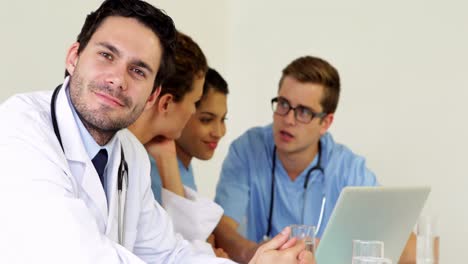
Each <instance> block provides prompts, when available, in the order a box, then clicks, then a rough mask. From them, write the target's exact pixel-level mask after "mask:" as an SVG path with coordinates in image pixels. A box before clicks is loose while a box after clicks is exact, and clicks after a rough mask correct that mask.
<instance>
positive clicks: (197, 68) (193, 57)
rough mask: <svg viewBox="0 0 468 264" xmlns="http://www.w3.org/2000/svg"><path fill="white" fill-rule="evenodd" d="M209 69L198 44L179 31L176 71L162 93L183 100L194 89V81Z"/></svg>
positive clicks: (164, 85)
mask: <svg viewBox="0 0 468 264" xmlns="http://www.w3.org/2000/svg"><path fill="white" fill-rule="evenodd" d="M207 70H208V63H207V61H206V58H205V55H204V54H203V51H202V50H201V49H200V47H199V46H198V44H197V43H195V41H193V40H192V38H190V37H189V36H187V35H185V34H183V33H181V32H177V40H176V48H175V72H174V73H173V74H172V75H171V76H169V78H167V79H166V80H165V81H164V83H163V85H162V89H161V94H160V95H161V96H162V95H165V94H171V95H173V96H174V101H176V102H179V101H181V100H182V99H183V98H184V95H185V94H187V93H188V92H190V91H191V90H192V88H193V87H192V84H193V81H194V80H195V79H196V78H201V77H203V76H204V75H205V73H206V71H207Z"/></svg>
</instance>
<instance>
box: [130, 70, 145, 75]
mask: <svg viewBox="0 0 468 264" xmlns="http://www.w3.org/2000/svg"><path fill="white" fill-rule="evenodd" d="M132 71H133V72H135V73H136V74H138V75H140V76H142V77H145V73H144V72H143V71H142V70H140V69H138V68H133V69H132Z"/></svg>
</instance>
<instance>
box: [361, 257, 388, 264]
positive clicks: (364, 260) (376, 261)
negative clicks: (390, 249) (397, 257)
mask: <svg viewBox="0 0 468 264" xmlns="http://www.w3.org/2000/svg"><path fill="white" fill-rule="evenodd" d="M353 264H392V261H391V260H389V259H386V258H373V257H355V258H353Z"/></svg>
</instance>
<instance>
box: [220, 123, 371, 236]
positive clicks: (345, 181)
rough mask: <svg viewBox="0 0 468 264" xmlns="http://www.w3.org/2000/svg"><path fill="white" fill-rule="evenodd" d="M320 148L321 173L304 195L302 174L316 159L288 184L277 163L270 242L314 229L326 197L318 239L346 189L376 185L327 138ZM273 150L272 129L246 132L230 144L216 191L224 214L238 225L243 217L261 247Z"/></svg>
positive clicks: (345, 150)
mask: <svg viewBox="0 0 468 264" xmlns="http://www.w3.org/2000/svg"><path fill="white" fill-rule="evenodd" d="M320 142H321V152H320V155H321V167H322V168H323V170H324V173H322V172H321V171H320V170H314V171H313V172H312V173H311V175H310V178H309V182H308V186H307V190H306V191H304V181H305V178H306V174H307V172H308V170H309V169H310V168H312V167H313V166H315V165H316V164H317V160H318V158H317V157H316V158H315V159H314V161H312V162H311V164H310V165H309V166H308V167H307V168H306V169H305V170H304V171H303V172H302V173H301V174H300V175H299V177H298V178H296V180H295V181H291V179H290V178H289V176H288V175H287V173H286V170H285V169H284V167H283V164H282V163H281V161H280V160H279V158H278V157H276V169H275V189H274V191H275V198H274V209H273V217H272V218H273V219H272V230H271V236H275V235H276V234H278V233H279V232H281V230H282V229H283V228H284V227H286V226H288V225H291V224H308V225H314V226H316V227H317V224H318V222H319V216H320V211H321V208H322V199H323V197H325V198H326V202H325V206H324V213H323V218H322V223H321V226H320V229H319V230H318V233H317V237H318V238H320V237H321V236H322V234H323V231H324V230H325V227H326V225H327V223H328V220H329V218H330V216H331V213H332V211H333V208H334V207H335V204H336V202H337V200H338V196H339V195H340V192H341V190H342V189H343V188H344V187H346V186H375V185H378V182H377V179H376V177H375V175H374V173H373V172H371V171H370V170H369V169H367V167H366V165H365V160H364V158H363V157H361V156H358V155H356V154H354V153H353V152H351V150H349V149H348V148H347V147H346V146H344V145H341V144H337V143H335V142H334V140H333V138H332V136H331V134H329V133H327V134H325V135H323V136H322V137H321V139H320ZM273 149H274V140H273V131H272V125H271V124H270V125H268V126H265V127H255V128H252V129H250V130H248V131H247V132H246V133H244V134H243V135H241V136H240V137H239V138H237V139H236V140H235V141H234V142H233V143H232V144H231V146H230V148H229V152H228V155H227V157H226V159H225V160H224V163H223V167H222V171H221V176H220V180H219V182H218V186H217V188H216V198H215V201H216V202H217V203H218V204H219V205H221V207H223V209H224V214H225V215H227V216H229V217H231V218H233V219H234V220H235V221H237V222H238V223H242V219H243V218H244V216H246V217H247V228H246V232H247V234H246V236H247V238H248V239H250V240H252V241H256V242H261V241H262V239H263V236H264V235H266V232H267V226H268V217H269V210H270V200H271V184H272V175H271V170H272V158H273ZM304 197H305V199H304ZM303 215H304V219H303V218H302V216H303Z"/></svg>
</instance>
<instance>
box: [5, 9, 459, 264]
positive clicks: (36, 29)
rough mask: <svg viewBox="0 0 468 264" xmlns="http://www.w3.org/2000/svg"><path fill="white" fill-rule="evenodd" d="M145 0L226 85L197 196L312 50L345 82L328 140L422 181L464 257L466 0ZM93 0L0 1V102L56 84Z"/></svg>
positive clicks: (383, 174)
mask: <svg viewBox="0 0 468 264" xmlns="http://www.w3.org/2000/svg"><path fill="white" fill-rule="evenodd" d="M44 2H45V3H44ZM151 2H153V3H156V4H157V5H158V6H160V7H162V8H163V9H165V10H166V11H167V12H168V14H170V15H171V16H172V17H173V18H174V20H175V21H176V24H177V25H178V27H179V29H181V30H182V31H183V32H185V33H187V34H189V35H191V36H192V37H193V38H194V39H195V40H196V41H197V42H198V43H199V44H200V46H201V47H202V49H204V51H205V53H206V54H207V57H208V59H209V62H210V63H211V64H212V65H213V66H214V67H216V68H217V69H219V70H220V72H221V73H223V74H224V75H225V77H226V79H227V80H228V82H229V84H230V88H231V94H230V97H229V114H228V118H229V120H228V129H229V131H228V134H227V135H226V137H225V139H224V140H223V142H222V144H220V147H219V149H218V151H217V153H216V155H215V158H214V159H213V160H212V161H210V162H196V163H195V171H196V174H197V182H198V186H199V189H200V191H201V192H202V193H203V194H205V195H207V196H209V197H213V196H214V187H215V184H216V181H217V175H218V171H219V168H220V166H221V162H222V159H223V157H224V155H225V154H226V151H227V147H228V145H229V143H230V142H231V141H232V140H233V139H234V138H235V137H237V136H239V135H240V134H241V133H242V132H243V131H244V130H245V129H246V128H248V127H250V126H253V125H263V124H266V123H268V122H270V121H271V115H272V114H271V110H270V105H269V99H270V98H271V97H273V96H274V95H275V93H276V89H277V82H278V79H279V77H280V72H281V69H282V68H283V67H284V66H285V65H286V64H287V63H289V62H290V61H291V60H292V59H294V58H296V57H298V56H301V55H305V54H311V55H317V56H321V57H323V58H325V59H327V60H329V61H330V62H331V63H332V64H334V65H335V66H336V67H337V68H338V70H339V71H340V74H341V77H342V83H343V85H342V96H341V101H340V105H339V107H338V112H337V114H336V119H335V123H334V125H333V127H332V132H333V134H334V136H335V139H336V140H337V141H339V142H343V143H345V144H346V145H348V146H349V147H351V148H352V149H353V150H354V151H355V152H357V153H360V154H362V155H364V156H366V157H367V160H368V166H369V167H370V168H372V170H374V171H375V172H376V174H377V175H378V177H379V180H380V181H381V182H382V183H383V184H385V185H420V184H427V185H431V186H432V188H433V190H432V193H431V195H430V198H429V200H428V203H427V206H426V208H425V210H424V212H425V213H426V214H437V215H439V217H440V222H441V227H440V229H441V231H440V232H441V236H442V239H441V241H442V242H441V253H442V262H444V263H462V262H463V261H462V259H467V258H468V250H466V246H465V243H464V238H466V237H467V236H468V226H467V223H468V206H467V205H466V201H468V194H467V193H468V192H465V189H466V187H467V186H468V169H467V168H466V166H465V164H467V163H466V162H464V161H465V159H466V157H467V155H466V151H465V150H466V149H468V140H467V139H466V136H467V135H468V125H467V122H466V121H465V120H466V117H465V115H466V114H467V113H468V106H466V103H465V101H467V99H468V91H467V90H468V78H467V77H466V74H465V72H466V71H467V69H468V65H467V64H468V63H467V62H468V51H467V47H468V16H466V14H465V13H466V10H468V3H467V2H466V1H461V0H460V1H457V0H447V1H436V0H426V1H423V0H414V1H403V0H396V1H378V0H354V1H338V0H332V1H323V2H319V1H306V0H303V1H267V0H256V1H247V0H237V1H236V0H232V1H219V0H211V1H208V0H206V1H174V0H173V1H170V0H164V1H156V0H153V1H151ZM98 4H99V1H59V0H49V1H39V2H38V1H29V3H23V2H21V1H20V2H15V1H1V2H0V10H1V11H0V34H1V36H2V42H1V44H0V45H1V46H0V47H1V48H0V58H1V59H2V63H1V66H0V67H1V68H0V72H1V74H0V83H2V85H3V87H2V89H0V100H3V99H5V98H6V97H7V96H9V95H11V94H13V93H16V92H20V91H30V90H38V89H51V88H53V87H54V86H55V85H56V84H58V83H59V82H60V81H61V79H62V76H63V61H64V55H65V52H66V49H67V47H68V46H69V44H70V43H71V42H72V41H73V40H74V39H75V37H76V35H77V33H78V31H79V29H80V27H81V24H82V22H83V19H84V17H85V14H87V13H88V12H89V10H92V9H94V8H95V7H96V6H97V5H98ZM4 125H7V124H4Z"/></svg>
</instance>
